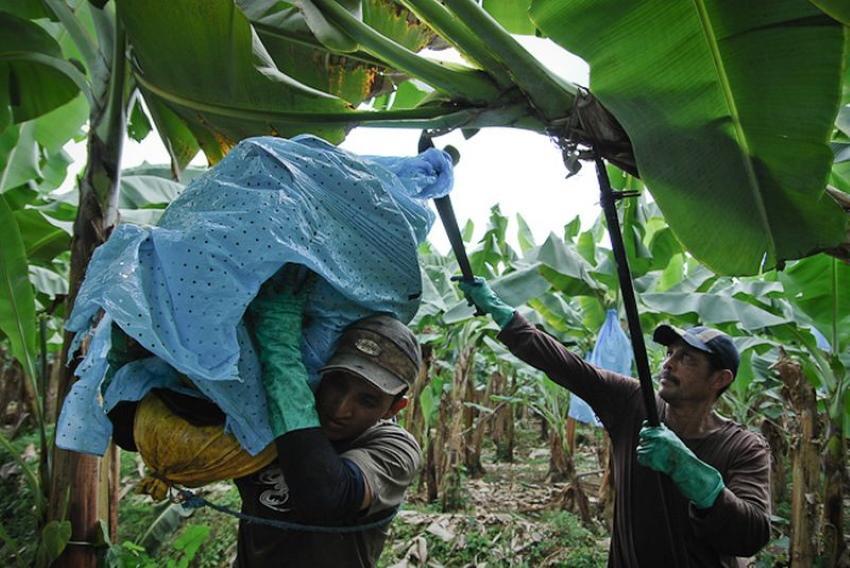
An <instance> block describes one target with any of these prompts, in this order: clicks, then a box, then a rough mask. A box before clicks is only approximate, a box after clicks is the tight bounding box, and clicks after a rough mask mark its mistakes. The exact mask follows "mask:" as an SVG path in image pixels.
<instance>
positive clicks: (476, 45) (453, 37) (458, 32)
mask: <svg viewBox="0 0 850 568" xmlns="http://www.w3.org/2000/svg"><path fill="white" fill-rule="evenodd" d="M399 2H400V3H401V4H403V5H404V6H405V7H407V9H408V10H410V11H411V12H413V13H414V14H415V15H416V17H417V18H419V19H420V20H422V21H424V22H426V23H427V24H428V25H429V26H431V28H433V29H434V30H435V31H436V32H437V33H438V34H440V36H442V37H443V38H444V39H445V40H446V41H448V42H450V43H451V44H452V45H454V46H455V47H456V48H457V49H458V51H460V52H461V53H463V54H464V55H466V56H467V57H469V58H470V59H472V60H473V61H474V62H475V63H477V64H478V65H479V66H480V67H481V68H482V69H485V70H486V71H487V73H488V74H489V75H490V76H491V77H493V79H494V80H495V81H496V83H497V84H498V85H499V86H500V87H502V88H505V87H511V86H513V81H511V79H510V77H509V76H508V74H507V71H506V70H505V68H504V65H503V64H502V62H501V61H499V60H498V59H497V58H496V57H494V56H493V53H492V51H491V50H490V48H489V47H487V45H485V44H484V42H482V41H481V40H480V38H479V37H478V35H476V34H475V33H474V32H473V31H472V30H470V29H469V28H468V27H467V26H466V25H464V24H463V22H461V21H460V20H458V19H457V18H456V17H455V16H454V15H453V14H452V13H451V12H449V11H448V10H446V7H445V6H443V5H442V4H440V3H439V2H437V1H436V0H399Z"/></svg>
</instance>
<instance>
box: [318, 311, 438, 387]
mask: <svg viewBox="0 0 850 568" xmlns="http://www.w3.org/2000/svg"><path fill="white" fill-rule="evenodd" d="M421 364H422V355H421V353H420V349H419V342H417V341H416V337H415V336H414V335H413V332H412V331H410V328H408V327H407V326H406V325H404V324H403V323H401V322H400V321H399V320H397V319H395V318H394V317H391V316H388V315H378V316H370V317H368V318H364V319H362V320H359V321H356V322H354V323H353V324H351V325H350V326H348V327H347V328H345V331H343V332H342V336H341V337H340V339H339V344H338V345H337V348H336V351H335V352H334V354H333V356H332V357H331V358H330V360H329V361H328V363H327V365H325V366H324V367H322V368H321V369H319V371H320V373H321V374H322V375H324V374H325V373H329V372H332V371H346V372H348V373H352V374H354V375H357V376H359V377H361V378H362V379H364V380H366V381H368V382H370V383H372V384H373V385H375V386H376V387H378V388H379V389H380V390H381V391H383V392H385V393H387V394H391V395H398V394H401V393H403V392H404V391H405V390H407V389H408V388H409V387H410V386H411V385H413V381H415V380H416V377H417V375H418V374H419V367H420V365H421Z"/></svg>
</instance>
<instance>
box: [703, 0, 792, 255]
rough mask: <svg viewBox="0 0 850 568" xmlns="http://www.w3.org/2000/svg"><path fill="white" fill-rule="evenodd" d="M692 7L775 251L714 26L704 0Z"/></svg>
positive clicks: (755, 199) (761, 195) (747, 142)
mask: <svg viewBox="0 0 850 568" xmlns="http://www.w3.org/2000/svg"><path fill="white" fill-rule="evenodd" d="M694 7H695V8H696V10H697V19H698V20H699V22H700V25H701V27H702V31H703V35H704V36H705V40H706V43H707V44H708V47H709V50H710V51H711V58H712V61H713V62H714V68H715V69H716V71H717V75H718V83H719V85H720V90H721V92H722V93H723V98H724V99H725V100H726V104H727V106H728V110H729V114H730V116H731V118H732V127H733V128H734V130H735V134H736V138H737V139H738V144H739V146H740V147H741V150H742V152H741V161H742V162H743V165H744V170H745V171H746V175H747V178H748V179H749V181H750V186H751V187H752V188H753V189H754V190H755V191H754V192H753V193H754V201H755V205H756V209H757V211H758V215H759V217H760V218H761V221H762V224H763V225H764V227H765V229H766V232H767V239H768V241H769V243H770V247H771V251H775V250H776V242H775V241H774V238H773V231H772V230H771V226H770V219H769V218H768V216H767V208H766V207H765V202H764V195H763V192H762V188H761V185H760V184H759V181H758V176H756V173H755V170H754V169H753V163H752V159H751V157H752V155H753V153H752V151H751V149H750V145H749V141H748V140H747V136H746V134H745V133H744V129H743V126H742V124H741V116H740V113H739V112H738V106H737V105H736V104H735V96H734V94H733V93H732V87H731V85H730V81H729V77H728V76H727V75H726V69H725V67H724V66H723V57H722V56H721V54H720V46H719V45H718V44H717V37H716V35H715V34H714V28H713V27H712V25H711V19H710V18H709V16H708V10H707V9H706V6H705V0H694ZM763 261H764V259H762V262H763ZM760 268H761V267H760Z"/></svg>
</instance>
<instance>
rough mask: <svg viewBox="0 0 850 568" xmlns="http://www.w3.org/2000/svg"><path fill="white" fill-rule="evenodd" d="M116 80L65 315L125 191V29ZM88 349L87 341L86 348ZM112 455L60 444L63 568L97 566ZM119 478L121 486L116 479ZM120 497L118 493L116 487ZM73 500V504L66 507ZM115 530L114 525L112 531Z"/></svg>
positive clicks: (99, 132) (99, 111)
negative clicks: (66, 523)
mask: <svg viewBox="0 0 850 568" xmlns="http://www.w3.org/2000/svg"><path fill="white" fill-rule="evenodd" d="M115 46H116V47H115V52H114V57H113V65H112V70H111V77H110V83H109V87H108V90H107V92H106V93H105V97H104V99H103V100H102V101H101V104H100V105H98V106H97V108H94V109H92V113H91V117H90V120H89V124H90V130H89V137H88V146H87V149H88V162H87V164H86V168H85V171H84V173H83V176H82V178H81V179H80V182H79V195H80V198H79V199H80V202H79V205H78V208H77V218H76V220H75V221H74V234H73V236H72V238H71V267H70V277H69V286H68V290H69V291H68V298H67V301H66V307H65V313H66V314H70V313H71V310H72V309H73V306H74V302H75V300H76V297H77V294H78V293H79V290H80V286H81V285H82V282H83V278H84V276H85V272H86V268H87V267H88V264H89V261H90V260H91V257H92V254H93V252H94V249H95V248H96V247H98V246H99V245H101V244H102V243H103V242H104V241H105V240H106V238H107V237H108V236H109V233H110V232H111V231H112V229H113V228H114V226H115V225H116V224H117V222H118V192H119V187H120V185H119V183H120V164H121V152H122V147H123V141H124V133H125V131H126V125H127V121H126V116H127V113H126V107H125V104H126V98H125V95H126V91H127V85H128V75H127V70H126V60H125V57H124V46H125V37H124V34H123V33H122V32H121V29H120V26H118V29H117V33H116V38H115ZM72 339H73V336H72V335H71V334H70V333H65V337H64V343H63V347H62V361H68V355H69V349H70V345H71V340H72ZM83 349H85V346H84V347H83ZM74 355H75V357H74V359H73V360H72V361H71V363H70V364H69V365H67V366H63V367H62V371H61V375H60V377H59V385H58V388H57V391H58V392H57V394H58V399H57V408H61V406H62V402H63V401H64V399H65V397H66V396H67V394H68V392H69V390H70V388H71V385H72V384H73V382H74V380H75V377H74V372H75V371H76V368H77V365H78V364H79V362H80V358H79V357H77V356H76V354H74ZM106 455H107V456H108V457H107V458H106V459H101V458H97V457H95V456H90V455H84V454H79V453H76V452H68V451H65V450H61V449H59V448H54V457H53V463H54V467H53V472H52V480H51V493H50V495H51V500H50V507H49V512H48V515H49V518H50V519H51V520H54V519H60V518H62V517H63V515H66V514H67V518H68V519H69V520H70V521H71V542H70V543H69V545H68V546H67V547H66V548H65V550H64V551H63V553H62V555H61V556H60V557H59V559H58V560H57V561H56V564H55V565H56V566H58V567H60V568H65V567H67V568H71V567H73V568H94V567H95V566H97V563H98V556H99V553H100V552H102V550H101V549H100V548H99V547H100V545H101V543H102V542H103V536H104V535H101V534H100V530H101V529H100V523H99V522H98V521H99V520H101V519H102V520H104V521H106V522H108V521H109V519H113V520H117V506H118V504H117V502H115V501H114V500H111V499H109V495H110V491H109V485H110V481H109V479H110V477H111V475H114V472H115V471H116V468H115V467H114V466H113V465H112V464H110V463H109V462H110V457H111V459H117V452H114V451H108V452H107V454H106ZM113 483H117V480H116V481H114V482H113ZM112 494H113V495H114V490H113V492H112ZM66 504H67V509H66ZM110 530H111V532H114V530H115V529H110Z"/></svg>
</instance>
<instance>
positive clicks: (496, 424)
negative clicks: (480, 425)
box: [490, 371, 514, 462]
mask: <svg viewBox="0 0 850 568" xmlns="http://www.w3.org/2000/svg"><path fill="white" fill-rule="evenodd" d="M490 382H491V384H492V385H493V395H494V396H504V395H506V394H508V392H510V391H511V390H512V383H511V384H508V379H507V377H506V376H505V374H504V373H502V372H498V371H497V372H495V373H493V376H492V378H491V379H490ZM494 414H495V416H494V418H493V428H492V430H491V432H490V437H491V439H492V440H493V444H494V445H495V446H496V459H497V460H498V461H503V462H512V461H514V406H513V405H512V404H510V403H508V402H505V403H503V404H501V405H500V406H499V407H498V408H496V411H495V412H494Z"/></svg>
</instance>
